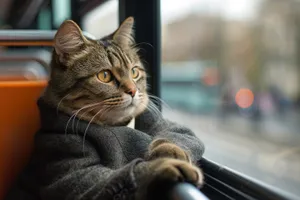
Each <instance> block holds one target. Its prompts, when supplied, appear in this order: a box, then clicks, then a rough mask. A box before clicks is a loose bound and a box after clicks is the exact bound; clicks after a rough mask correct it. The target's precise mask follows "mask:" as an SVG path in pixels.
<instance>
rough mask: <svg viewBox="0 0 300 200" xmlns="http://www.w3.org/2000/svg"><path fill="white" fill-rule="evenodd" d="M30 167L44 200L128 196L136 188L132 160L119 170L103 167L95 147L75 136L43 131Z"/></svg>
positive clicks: (135, 162) (136, 162)
mask: <svg viewBox="0 0 300 200" xmlns="http://www.w3.org/2000/svg"><path fill="white" fill-rule="evenodd" d="M36 140H37V142H36V144H37V146H36V149H35V151H34V152H35V154H34V156H33V158H34V159H33V160H32V162H31V165H32V167H31V169H33V170H32V172H31V173H34V175H35V177H36V181H37V183H38V185H40V189H39V190H40V196H41V199H43V200H52V199H57V200H59V199H72V200H73V199H114V198H115V199H118V198H119V199H120V198H124V199H130V195H132V194H133V193H134V190H135V189H136V187H137V186H136V182H135V174H134V168H135V166H136V165H137V164H138V163H139V162H141V160H139V159H135V160H133V161H131V162H130V163H128V164H127V165H125V166H123V167H121V168H119V169H111V168H109V167H107V166H104V165H103V163H102V162H101V158H100V157H99V154H98V152H97V150H96V149H95V148H94V147H93V145H91V144H90V143H89V142H88V141H85V147H84V152H83V148H82V145H83V143H82V139H81V138H80V137H79V136H76V135H67V136H66V135H57V134H56V135H55V134H43V135H39V136H37V138H36Z"/></svg>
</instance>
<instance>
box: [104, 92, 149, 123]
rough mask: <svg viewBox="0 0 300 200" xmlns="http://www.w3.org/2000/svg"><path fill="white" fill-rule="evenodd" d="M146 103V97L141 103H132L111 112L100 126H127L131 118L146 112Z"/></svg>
mask: <svg viewBox="0 0 300 200" xmlns="http://www.w3.org/2000/svg"><path fill="white" fill-rule="evenodd" d="M148 101H149V99H148V97H146V98H144V99H143V100H142V101H141V102H132V103H130V104H129V105H124V106H122V107H119V108H116V109H114V110H111V111H110V113H109V116H107V118H106V119H105V121H102V124H105V125H110V126H115V125H127V123H128V122H129V121H130V120H131V119H132V118H135V117H137V116H138V115H140V114H141V113H142V112H144V111H145V110H146V107H147V104H148Z"/></svg>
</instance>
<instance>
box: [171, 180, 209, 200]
mask: <svg viewBox="0 0 300 200" xmlns="http://www.w3.org/2000/svg"><path fill="white" fill-rule="evenodd" d="M168 196H169V199H170V200H208V198H207V197H206V196H205V195H204V194H202V192H201V191H199V190H198V189H197V188H196V187H194V186H193V185H191V184H189V183H179V184H176V185H175V186H174V187H173V188H172V189H171V191H170V192H169V195H168Z"/></svg>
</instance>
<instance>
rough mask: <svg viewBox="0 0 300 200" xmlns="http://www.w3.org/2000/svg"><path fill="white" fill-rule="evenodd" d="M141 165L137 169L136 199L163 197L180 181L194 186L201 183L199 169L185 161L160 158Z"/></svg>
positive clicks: (201, 177) (201, 178)
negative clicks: (138, 175) (137, 185)
mask: <svg viewBox="0 0 300 200" xmlns="http://www.w3.org/2000/svg"><path fill="white" fill-rule="evenodd" d="M143 165H144V166H143ZM143 165H142V166H143V167H141V168H140V170H139V174H140V175H141V177H140V180H141V182H140V189H139V190H138V191H137V197H139V198H137V199H146V198H145V196H146V197H147V199H151V200H153V199H155V200H157V199H165V196H164V195H166V194H167V191H168V190H169V189H170V188H171V187H172V186H174V185H175V184H176V183H180V182H188V183H191V184H193V185H194V186H196V187H201V186H202V185H203V174H202V172H201V170H200V169H199V168H198V167H196V166H194V165H193V164H190V163H188V162H186V161H182V160H177V159H171V158H161V159H156V160H153V161H148V162H145V163H144V164H143ZM146 166H147V167H146ZM145 167H146V168H145Z"/></svg>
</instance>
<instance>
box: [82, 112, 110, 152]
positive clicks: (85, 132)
mask: <svg viewBox="0 0 300 200" xmlns="http://www.w3.org/2000/svg"><path fill="white" fill-rule="evenodd" d="M107 110H108V109H107V108H105V109H103V108H100V110H99V111H98V112H97V113H96V114H95V115H94V116H93V117H92V118H91V120H90V121H89V123H88V125H87V127H86V129H85V131H84V134H83V144H82V152H83V153H84V142H85V138H86V134H87V131H88V129H89V127H90V125H91V123H92V121H93V120H94V118H95V117H96V116H97V115H98V114H99V113H100V112H101V111H102V114H103V113H104V111H107ZM101 116H102V115H101Z"/></svg>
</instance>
